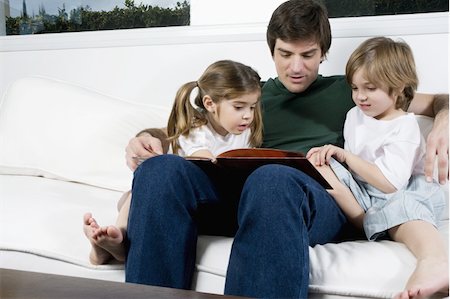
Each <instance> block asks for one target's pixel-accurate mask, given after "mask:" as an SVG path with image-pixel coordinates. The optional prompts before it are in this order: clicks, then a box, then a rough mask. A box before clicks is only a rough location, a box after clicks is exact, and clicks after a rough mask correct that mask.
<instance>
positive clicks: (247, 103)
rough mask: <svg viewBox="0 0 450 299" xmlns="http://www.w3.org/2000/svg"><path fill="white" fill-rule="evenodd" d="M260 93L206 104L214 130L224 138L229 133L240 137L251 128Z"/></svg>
mask: <svg viewBox="0 0 450 299" xmlns="http://www.w3.org/2000/svg"><path fill="white" fill-rule="evenodd" d="M259 96H260V92H259V91H257V92H254V93H249V94H246V95H243V96H240V97H237V98H234V99H224V100H222V101H220V102H219V103H214V102H212V101H211V103H209V104H208V103H205V104H206V105H205V108H206V109H207V110H208V119H209V121H210V123H211V125H212V127H213V128H214V130H215V131H216V132H217V133H219V134H220V135H222V136H225V135H227V134H228V133H231V134H235V135H239V134H242V132H244V131H245V130H246V129H247V128H249V127H250V125H251V123H252V121H253V119H254V115H255V107H256V105H257V103H258V100H259Z"/></svg>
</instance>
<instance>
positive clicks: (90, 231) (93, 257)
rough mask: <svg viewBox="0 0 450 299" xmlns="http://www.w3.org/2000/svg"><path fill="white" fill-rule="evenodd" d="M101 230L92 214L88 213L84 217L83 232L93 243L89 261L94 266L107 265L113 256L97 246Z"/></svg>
mask: <svg viewBox="0 0 450 299" xmlns="http://www.w3.org/2000/svg"><path fill="white" fill-rule="evenodd" d="M98 230H100V226H99V225H98V224H97V222H96V221H95V219H94V218H92V214H91V213H86V214H84V216H83V231H84V234H85V235H86V237H87V238H88V240H89V242H91V246H92V249H91V253H90V254H89V260H90V262H91V263H92V264H93V265H102V264H105V263H107V262H108V261H109V260H110V259H111V258H112V255H111V253H109V252H108V251H106V250H105V249H103V248H102V247H100V246H99V245H97V240H96V237H94V236H96V235H97V234H98Z"/></svg>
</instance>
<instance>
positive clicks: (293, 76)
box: [273, 39, 322, 93]
mask: <svg viewBox="0 0 450 299" xmlns="http://www.w3.org/2000/svg"><path fill="white" fill-rule="evenodd" d="M273 60H274V62H275V68H276V70H277V74H278V79H279V80H280V81H281V83H283V85H284V86H285V87H286V88H287V89H288V90H289V91H290V92H292V93H299V92H303V91H305V90H306V89H307V88H308V87H309V86H310V85H311V84H312V83H313V82H314V80H316V78H317V75H318V73H319V66H320V62H321V61H322V51H321V49H320V46H319V44H318V43H317V42H315V41H310V40H305V41H294V42H285V41H283V40H281V39H277V40H276V42H275V48H274V53H273Z"/></svg>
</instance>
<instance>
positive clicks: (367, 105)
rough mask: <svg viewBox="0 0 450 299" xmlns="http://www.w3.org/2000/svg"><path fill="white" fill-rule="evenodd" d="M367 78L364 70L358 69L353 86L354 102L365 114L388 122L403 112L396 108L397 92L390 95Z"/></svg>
mask: <svg viewBox="0 0 450 299" xmlns="http://www.w3.org/2000/svg"><path fill="white" fill-rule="evenodd" d="M365 77H366V76H365V72H364V70H363V69H361V68H360V69H358V70H357V71H356V72H355V73H354V75H353V80H352V85H351V87H352V98H353V102H355V104H356V106H358V107H359V108H360V109H361V111H362V112H363V113H364V114H366V115H367V116H371V117H373V118H376V119H379V120H381V119H385V120H388V119H392V118H395V117H396V116H397V115H398V113H399V112H402V111H401V110H400V109H396V108H395V102H396V100H397V94H396V93H395V92H394V93H392V95H389V93H388V88H380V87H377V86H375V85H374V84H373V83H371V82H369V81H368V80H367V79H366V78H365Z"/></svg>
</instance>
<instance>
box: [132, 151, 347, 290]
mask: <svg viewBox="0 0 450 299" xmlns="http://www.w3.org/2000/svg"><path fill="white" fill-rule="evenodd" d="M234 189H236V188H233V186H229V188H222V190H220V189H218V188H216V186H215V185H214V184H213V183H212V181H211V180H210V178H209V177H208V176H206V175H205V173H203V171H202V170H200V168H198V167H197V166H195V165H194V164H192V163H191V162H189V161H186V160H185V159H183V158H180V157H178V156H174V155H162V156H158V157H154V158H151V159H148V160H146V161H145V162H143V163H142V164H141V165H140V166H139V168H138V169H137V170H136V172H135V174H134V180H133V189H132V203H131V210H130V214H129V220H128V239H129V252H128V258H127V261H126V281H127V282H133V283H140V284H148V285H157V286H165V287H173V288H182V289H190V287H191V283H192V276H193V272H194V266H195V258H196V243H197V236H198V234H217V235H226V236H234V242H233V246H232V250H231V255H230V261H229V265H228V270H227V275H226V284H225V294H230V295H240V296H248V297H266V298H270V297H272V298H280V297H285V298H307V294H308V283H309V251H308V250H309V249H308V248H309V246H314V245H316V244H324V243H328V242H333V241H336V240H338V239H339V238H340V237H341V236H342V235H341V234H342V232H343V231H344V230H345V228H346V227H347V221H346V219H345V217H344V215H343V213H342V212H341V210H340V209H339V208H338V206H337V204H336V203H335V201H334V200H333V198H332V197H331V196H330V195H329V194H328V193H327V192H326V191H325V190H324V189H323V188H322V187H321V186H320V185H319V184H318V183H316V181H314V180H313V179H311V178H310V177H308V176H307V175H305V174H303V173H302V172H300V171H298V170H296V169H293V168H291V167H287V166H282V165H266V166H262V167H260V168H258V169H257V170H255V171H254V172H253V173H252V174H251V175H250V176H249V177H248V179H247V180H246V182H245V184H244V186H243V188H242V192H241V190H240V187H238V189H239V190H238V191H237V192H236V190H234ZM239 193H240V196H239Z"/></svg>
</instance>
